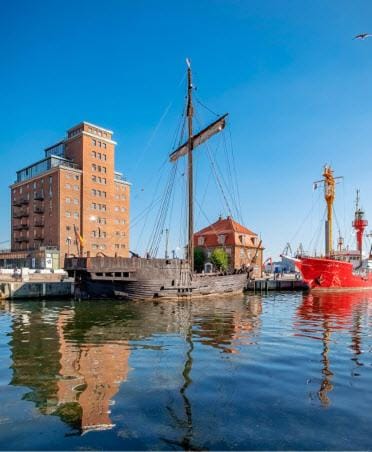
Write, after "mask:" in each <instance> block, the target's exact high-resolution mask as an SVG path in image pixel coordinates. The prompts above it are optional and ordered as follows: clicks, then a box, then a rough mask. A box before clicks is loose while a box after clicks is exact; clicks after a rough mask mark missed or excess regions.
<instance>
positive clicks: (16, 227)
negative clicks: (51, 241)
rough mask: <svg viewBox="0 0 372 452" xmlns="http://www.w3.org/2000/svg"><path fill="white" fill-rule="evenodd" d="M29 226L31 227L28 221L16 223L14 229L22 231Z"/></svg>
mask: <svg viewBox="0 0 372 452" xmlns="http://www.w3.org/2000/svg"><path fill="white" fill-rule="evenodd" d="M28 228H29V226H28V224H27V223H23V224H16V225H14V226H13V229H14V230H16V231H22V230H25V229H28Z"/></svg>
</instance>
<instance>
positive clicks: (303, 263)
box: [292, 166, 372, 292]
mask: <svg viewBox="0 0 372 452" xmlns="http://www.w3.org/2000/svg"><path fill="white" fill-rule="evenodd" d="M323 177H324V179H323V180H321V181H318V182H315V184H316V185H315V187H316V186H317V184H319V183H322V184H324V197H325V200H326V203H327V220H326V222H325V231H326V233H325V257H308V256H298V257H297V258H292V260H293V261H294V264H295V265H296V267H297V268H298V270H299V271H300V272H301V274H302V277H303V280H304V282H305V284H306V285H307V286H308V287H309V289H310V290H311V291H312V292H330V291H350V290H371V289H372V257H371V253H369V256H368V257H367V258H364V257H363V235H364V230H365V228H366V227H367V225H368V222H367V220H365V219H364V212H363V210H362V209H361V208H360V207H359V191H357V201H356V210H355V218H354V221H353V228H354V229H355V231H356V241H357V249H356V250H345V249H343V240H342V239H341V238H340V239H339V241H338V249H337V250H334V249H333V241H332V219H333V218H332V214H333V202H334V199H335V185H336V181H335V179H337V178H335V177H334V176H333V170H332V168H331V167H330V166H325V168H324V173H323Z"/></svg>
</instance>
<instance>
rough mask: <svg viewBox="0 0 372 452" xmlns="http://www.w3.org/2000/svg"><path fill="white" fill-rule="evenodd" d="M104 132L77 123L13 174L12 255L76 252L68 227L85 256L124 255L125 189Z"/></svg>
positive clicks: (112, 146)
mask: <svg viewBox="0 0 372 452" xmlns="http://www.w3.org/2000/svg"><path fill="white" fill-rule="evenodd" d="M112 134H113V132H111V131H110V130H107V129H103V128H102V127H99V126H95V125H93V124H89V123H86V122H82V123H80V124H78V125H76V126H75V127H72V128H71V129H69V130H68V131H67V136H66V138H65V139H64V140H62V141H60V142H58V143H57V144H55V145H54V146H51V147H49V148H47V149H45V151H44V152H45V155H44V158H43V159H42V160H40V161H38V162H36V163H34V164H32V165H30V166H28V167H26V168H24V169H21V170H19V171H17V180H16V181H15V183H14V184H13V185H12V186H11V201H12V238H11V243H12V251H17V252H18V251H23V252H25V251H26V252H27V251H29V250H38V249H40V248H44V247H53V248H55V249H57V250H59V251H60V264H61V266H62V265H63V261H64V254H65V253H67V252H71V253H76V252H77V243H76V237H75V236H74V228H75V227H76V228H77V229H78V231H79V233H80V234H81V235H82V236H83V238H84V248H85V251H90V252H91V253H92V254H93V255H95V254H96V253H98V252H103V253H105V254H108V255H114V254H115V253H117V254H118V255H120V256H123V257H126V256H127V255H128V252H129V251H128V243H129V237H128V235H129V224H128V223H129V194H130V193H129V190H130V186H129V184H128V183H127V182H126V181H125V180H124V179H123V176H122V175H121V173H118V172H116V171H115V163H114V160H115V145H116V143H115V141H113V139H112Z"/></svg>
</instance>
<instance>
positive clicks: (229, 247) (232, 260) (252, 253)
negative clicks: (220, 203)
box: [194, 216, 264, 277]
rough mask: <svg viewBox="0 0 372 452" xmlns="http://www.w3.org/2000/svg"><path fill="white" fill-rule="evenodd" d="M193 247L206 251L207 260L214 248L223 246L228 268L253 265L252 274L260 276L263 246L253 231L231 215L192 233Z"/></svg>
mask: <svg viewBox="0 0 372 452" xmlns="http://www.w3.org/2000/svg"><path fill="white" fill-rule="evenodd" d="M194 247H195V248H203V249H204V250H205V251H206V255H207V261H208V258H209V257H210V256H211V254H212V252H213V250H214V249H216V248H223V249H224V250H225V251H226V253H227V254H228V256H229V268H230V270H232V269H236V270H238V269H240V268H242V267H243V266H246V267H249V266H250V265H253V267H254V276H257V277H258V276H261V274H262V263H263V250H264V248H263V246H262V243H261V241H260V239H259V237H258V235H257V234H256V233H255V232H252V231H251V230H249V229H248V228H246V227H245V226H242V225H241V224H239V223H237V222H236V221H234V220H233V219H232V218H231V217H229V216H228V217H227V218H221V217H220V218H219V219H218V221H216V222H215V223H213V224H211V225H210V226H207V227H206V228H204V229H202V230H201V231H198V232H196V233H195V234H194Z"/></svg>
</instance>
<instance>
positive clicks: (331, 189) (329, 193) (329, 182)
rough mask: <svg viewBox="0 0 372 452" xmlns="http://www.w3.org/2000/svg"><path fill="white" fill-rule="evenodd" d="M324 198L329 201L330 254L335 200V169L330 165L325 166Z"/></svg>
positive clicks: (328, 237) (328, 243)
mask: <svg viewBox="0 0 372 452" xmlns="http://www.w3.org/2000/svg"><path fill="white" fill-rule="evenodd" d="M323 177H324V198H325V200H326V203H327V221H326V224H325V233H326V240H325V253H326V256H330V255H331V254H332V252H333V203H334V200H335V195H336V193H335V185H336V182H335V178H334V177H333V170H332V168H331V167H330V166H327V165H326V166H325V167H324V172H323Z"/></svg>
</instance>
